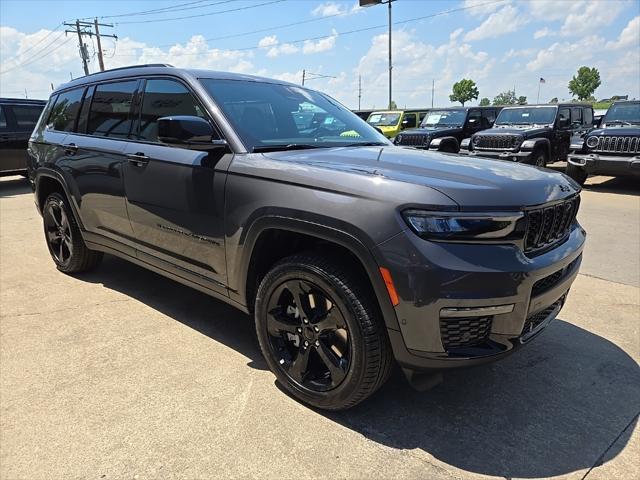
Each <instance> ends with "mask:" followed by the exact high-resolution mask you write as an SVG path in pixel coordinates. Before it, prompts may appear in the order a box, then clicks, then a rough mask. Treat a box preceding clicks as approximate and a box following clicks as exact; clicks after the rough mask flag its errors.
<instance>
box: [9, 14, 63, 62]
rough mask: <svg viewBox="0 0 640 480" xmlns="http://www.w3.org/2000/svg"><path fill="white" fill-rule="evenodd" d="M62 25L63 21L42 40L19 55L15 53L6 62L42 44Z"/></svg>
mask: <svg viewBox="0 0 640 480" xmlns="http://www.w3.org/2000/svg"><path fill="white" fill-rule="evenodd" d="M62 25H63V23H59V24H58V26H57V27H55V28H54V29H53V30H51V31H49V33H47V34H46V35H45V36H44V37H42V38H41V39H40V40H38V41H37V42H36V43H35V44H33V45H31V46H30V47H29V48H27V49H26V50H25V51H23V52H20V53H19V54H18V55H14V56H13V57H11V58H9V59H8V60H5V62H10V61H11V60H13V59H14V58H18V57H19V56H21V55H24V54H25V53H27V52H29V51H31V50H33V49H34V48H36V47H37V46H38V45H40V44H41V43H42V42H44V41H45V40H46V39H47V38H49V37H50V36H51V35H52V34H53V33H55V32H56V31H57V30H58V29H59V28H60V27H61V26H62Z"/></svg>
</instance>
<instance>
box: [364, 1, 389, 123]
mask: <svg viewBox="0 0 640 480" xmlns="http://www.w3.org/2000/svg"><path fill="white" fill-rule="evenodd" d="M394 1H395V0H359V2H358V3H359V5H360V6H361V7H370V6H372V5H384V4H385V3H386V4H387V7H388V8H387V10H388V12H389V110H391V102H393V96H392V91H393V88H392V83H393V75H392V70H393V61H392V56H391V2H394Z"/></svg>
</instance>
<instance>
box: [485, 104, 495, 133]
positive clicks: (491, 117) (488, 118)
mask: <svg viewBox="0 0 640 480" xmlns="http://www.w3.org/2000/svg"><path fill="white" fill-rule="evenodd" d="M495 121H496V111H495V110H494V109H492V108H489V109H487V110H483V111H482V127H483V128H490V127H491V125H493V122H495Z"/></svg>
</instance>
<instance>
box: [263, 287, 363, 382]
mask: <svg viewBox="0 0 640 480" xmlns="http://www.w3.org/2000/svg"><path fill="white" fill-rule="evenodd" d="M267 332H268V335H269V348H270V349H271V352H272V354H273V355H274V356H275V358H277V359H278V364H279V366H280V368H281V369H282V370H283V371H284V373H285V374H286V375H287V376H288V377H289V378H290V379H291V380H293V381H294V382H295V383H297V384H298V385H299V386H301V387H304V388H308V389H310V390H313V391H327V390H331V389H333V388H336V387H337V386H338V385H340V383H341V382H342V381H343V380H344V378H345V376H346V374H347V371H348V370H349V362H350V358H351V345H350V341H349V340H350V339H349V328H348V326H347V323H346V322H345V319H344V316H343V314H342V312H340V309H339V308H338V306H337V305H336V303H335V302H334V301H333V300H332V299H331V297H330V295H329V294H328V293H327V292H324V291H323V290H322V289H321V288H320V287H319V286H318V285H315V284H313V283H311V282H310V281H307V280H302V279H292V280H288V281H286V282H284V283H282V284H281V285H279V286H278V288H276V289H275V290H274V291H273V293H272V294H271V297H270V298H269V301H268V307H267Z"/></svg>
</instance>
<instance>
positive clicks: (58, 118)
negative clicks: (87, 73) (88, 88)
mask: <svg viewBox="0 0 640 480" xmlns="http://www.w3.org/2000/svg"><path fill="white" fill-rule="evenodd" d="M83 91H84V88H76V89H75V90H69V91H68V92H63V93H61V94H60V95H58V99H57V100H56V103H55V105H54V106H53V108H52V109H51V116H50V117H49V123H47V127H48V128H52V129H54V130H59V131H61V132H72V131H73V129H74V127H75V123H76V118H77V117H78V111H79V110H80V103H81V102H82V92H83Z"/></svg>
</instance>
